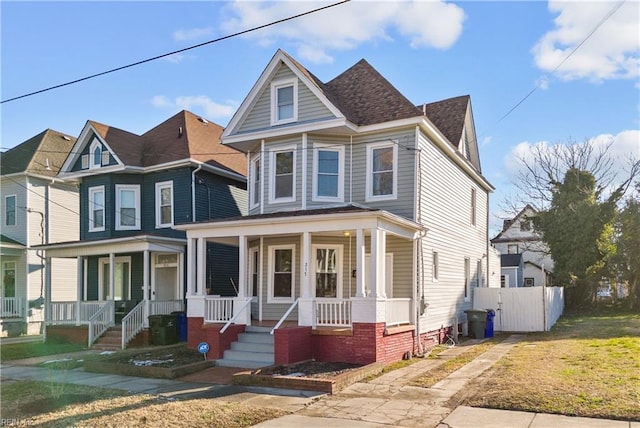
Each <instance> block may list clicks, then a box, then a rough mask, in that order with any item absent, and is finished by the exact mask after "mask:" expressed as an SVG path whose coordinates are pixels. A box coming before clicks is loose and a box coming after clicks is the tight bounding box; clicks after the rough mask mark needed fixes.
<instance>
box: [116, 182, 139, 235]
mask: <svg viewBox="0 0 640 428" xmlns="http://www.w3.org/2000/svg"><path fill="white" fill-rule="evenodd" d="M123 190H127V191H131V190H132V191H133V192H134V194H135V201H134V202H135V207H134V208H135V210H136V214H135V217H134V220H135V224H134V225H133V226H123V225H121V224H120V220H121V219H120V208H121V207H120V203H121V198H120V192H122V191H123ZM140 215H141V212H140V185H139V184H116V216H115V218H116V227H115V229H116V230H140Z"/></svg>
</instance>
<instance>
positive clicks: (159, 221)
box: [156, 181, 174, 229]
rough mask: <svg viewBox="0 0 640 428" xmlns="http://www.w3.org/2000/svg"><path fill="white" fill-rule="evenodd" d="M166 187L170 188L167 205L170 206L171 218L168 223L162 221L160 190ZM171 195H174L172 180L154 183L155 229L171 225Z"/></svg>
mask: <svg viewBox="0 0 640 428" xmlns="http://www.w3.org/2000/svg"><path fill="white" fill-rule="evenodd" d="M167 188H168V189H170V190H171V203H170V205H169V206H170V208H171V220H170V221H169V223H163V222H162V190H163V189H167ZM173 195H174V193H173V181H162V182H158V183H156V229H161V228H165V227H171V226H173V218H174V217H173V207H174V202H173Z"/></svg>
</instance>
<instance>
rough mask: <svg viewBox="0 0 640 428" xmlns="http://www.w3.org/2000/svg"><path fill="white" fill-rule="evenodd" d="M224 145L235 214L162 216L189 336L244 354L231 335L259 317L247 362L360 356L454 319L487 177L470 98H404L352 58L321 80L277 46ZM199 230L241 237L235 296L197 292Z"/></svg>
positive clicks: (466, 285) (467, 279) (423, 339)
mask: <svg viewBox="0 0 640 428" xmlns="http://www.w3.org/2000/svg"><path fill="white" fill-rule="evenodd" d="M222 143H223V144H225V145H228V146H231V147H233V148H236V149H239V150H241V151H243V152H245V153H247V158H248V170H249V177H248V186H247V187H248V198H249V213H248V215H247V216H243V217H237V218H228V219H220V220H216V221H204V222H196V223H192V224H185V225H179V226H176V227H177V228H178V229H180V230H185V231H186V232H187V252H188V253H189V254H190V255H191V256H190V257H188V259H189V260H191V263H190V264H189V266H188V268H187V272H186V275H187V299H188V304H187V311H188V325H189V345H190V346H192V347H195V346H197V344H198V343H200V342H203V341H206V342H207V343H209V345H210V346H211V350H210V357H212V358H221V357H224V358H221V361H220V362H221V363H224V361H225V360H228V361H227V364H228V365H238V366H242V364H244V363H246V362H242V361H241V358H242V357H241V356H240V354H239V353H237V352H235V351H234V349H235V348H234V342H235V341H236V340H237V338H238V336H239V335H240V334H241V333H242V332H245V331H249V332H250V333H253V334H257V333H258V331H257V330H256V329H255V325H261V326H267V327H268V330H267V334H268V332H271V333H272V334H273V336H274V338H275V339H274V341H273V343H274V345H273V351H272V352H271V354H269V352H267V350H265V353H264V354H263V356H262V359H261V358H260V357H254V358H253V366H260V365H268V364H270V363H274V362H275V363H278V364H282V363H290V362H294V361H300V360H305V359H310V358H315V359H318V360H324V361H351V362H356V363H363V364H364V363H370V362H374V361H392V360H397V359H400V358H402V356H403V354H405V353H407V352H410V353H416V352H420V351H423V350H424V349H426V348H428V347H430V346H432V345H433V344H434V343H437V341H438V340H439V338H440V337H441V336H442V334H443V332H444V331H446V330H447V329H450V328H451V327H453V328H455V329H457V328H458V324H460V323H462V322H464V320H465V312H464V311H465V310H466V309H471V307H472V305H471V298H472V288H473V287H476V286H486V283H487V281H486V278H487V272H488V266H487V265H488V263H487V254H488V253H489V247H488V245H489V241H488V227H487V224H488V221H487V219H488V198H489V193H490V192H491V191H492V190H493V187H492V186H491V184H490V183H489V182H488V181H487V180H486V179H485V178H484V177H483V175H482V171H481V168H480V158H479V153H478V145H477V142H476V133H475V126H474V122H473V114H472V111H471V103H470V98H469V97H468V96H460V97H456V98H451V99H447V100H442V101H438V102H433V103H428V104H422V105H418V106H416V105H415V104H414V103H412V102H411V101H409V100H408V99H407V98H406V97H405V96H403V95H402V94H401V93H400V92H398V90H397V89H396V88H395V87H394V86H393V85H392V84H391V83H389V82H388V81H387V80H386V79H385V78H384V77H383V76H381V75H380V74H379V73H378V72H377V71H376V70H375V69H374V68H373V67H372V66H371V65H370V64H369V63H367V62H366V61H365V60H361V61H359V62H358V63H357V64H355V65H354V66H353V67H351V68H349V69H348V70H346V71H344V72H343V73H342V74H340V75H339V76H337V77H335V78H334V79H333V80H330V81H329V82H326V83H324V82H322V81H320V80H319V79H318V78H317V77H315V76H314V75H313V74H312V73H311V72H309V71H308V70H307V69H306V68H304V67H303V66H302V65H301V64H299V63H298V62H297V61H296V60H295V59H293V58H292V57H291V56H289V55H288V54H287V53H285V52H283V51H282V50H278V51H277V52H276V53H275V55H274V56H273V58H272V59H271V61H270V62H269V64H268V65H267V66H266V68H265V69H264V71H263V72H262V74H261V75H260V77H259V79H258V80H257V82H256V83H255V84H254V86H253V88H252V89H251V91H250V93H249V94H248V95H247V97H246V98H245V100H244V101H243V103H242V105H241V106H240V108H239V109H238V111H237V112H236V113H235V115H234V116H233V118H232V120H231V121H230V123H229V125H228V126H227V128H226V129H225V131H224V133H223V135H222ZM210 242H220V243H225V244H230V245H235V246H237V247H238V248H239V258H240V263H239V266H240V272H239V273H238V284H237V286H238V287H237V288H238V296H237V297H235V298H223V297H216V296H212V295H208V294H207V292H206V288H205V285H204V284H205V281H206V278H205V272H206V253H205V248H206V244H208V243H210ZM249 325H252V327H251V328H249V327H248V326H249ZM229 347H231V349H229ZM247 365H248V366H251V365H250V364H247Z"/></svg>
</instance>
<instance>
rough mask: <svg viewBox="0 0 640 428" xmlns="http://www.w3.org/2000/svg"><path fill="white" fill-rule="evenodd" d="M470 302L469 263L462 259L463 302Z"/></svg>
mask: <svg viewBox="0 0 640 428" xmlns="http://www.w3.org/2000/svg"><path fill="white" fill-rule="evenodd" d="M470 300H471V261H470V260H469V259H468V258H466V257H465V259H464V301H465V302H468V301H470Z"/></svg>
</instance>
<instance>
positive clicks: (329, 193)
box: [313, 146, 344, 201]
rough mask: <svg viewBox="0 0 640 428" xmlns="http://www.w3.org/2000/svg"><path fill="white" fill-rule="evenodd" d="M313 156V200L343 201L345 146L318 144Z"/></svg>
mask: <svg viewBox="0 0 640 428" xmlns="http://www.w3.org/2000/svg"><path fill="white" fill-rule="evenodd" d="M313 158H314V159H313V200H314V201H342V200H343V199H344V196H343V194H344V190H343V189H344V147H342V146H340V147H332V146H317V147H316V148H315V149H314V151H313Z"/></svg>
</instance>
